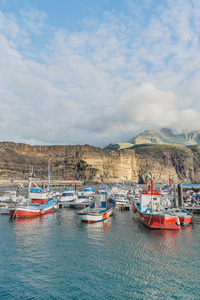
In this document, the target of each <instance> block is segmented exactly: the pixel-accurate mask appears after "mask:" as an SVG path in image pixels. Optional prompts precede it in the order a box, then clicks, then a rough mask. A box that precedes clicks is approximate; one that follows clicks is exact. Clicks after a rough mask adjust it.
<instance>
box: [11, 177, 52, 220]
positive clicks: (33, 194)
mask: <svg viewBox="0 0 200 300" xmlns="http://www.w3.org/2000/svg"><path fill="white" fill-rule="evenodd" d="M56 203H57V200H56V199H53V198H49V192H48V191H45V190H43V189H41V188H39V187H38V185H37V184H36V183H32V173H30V177H29V187H28V199H27V204H26V205H14V206H11V207H10V208H9V213H10V215H11V217H12V218H30V217H36V216H40V215H44V214H47V213H50V212H52V210H53V208H54V206H55V205H56Z"/></svg>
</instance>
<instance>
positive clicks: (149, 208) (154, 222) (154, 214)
mask: <svg viewBox="0 0 200 300" xmlns="http://www.w3.org/2000/svg"><path fill="white" fill-rule="evenodd" d="M154 178H155V176H154ZM154 178H153V179H154ZM160 196H161V194H160V193H159V192H158V191H155V190H154V188H153V180H151V189H147V190H146V191H142V192H141V193H140V200H139V201H137V202H135V203H134V204H133V207H132V210H133V212H134V213H135V214H136V216H137V218H138V219H139V220H140V221H141V222H142V223H143V224H145V225H146V226H147V227H149V228H152V229H173V230H179V229H180V220H179V218H178V216H177V215H175V214H174V213H170V212H167V211H166V210H165V209H164V208H163V207H162V206H161V205H160Z"/></svg>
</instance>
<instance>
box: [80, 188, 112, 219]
mask: <svg viewBox="0 0 200 300" xmlns="http://www.w3.org/2000/svg"><path fill="white" fill-rule="evenodd" d="M115 205H116V204H115V202H114V201H113V199H111V198H109V199H108V200H107V195H106V194H101V193H99V194H95V198H94V207H88V208H85V209H83V210H81V211H79V212H78V215H79V216H80V218H81V220H82V221H84V222H88V223H91V222H99V221H103V220H106V219H109V217H110V216H111V215H112V214H113V211H114V207H115Z"/></svg>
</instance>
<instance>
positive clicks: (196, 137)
mask: <svg viewBox="0 0 200 300" xmlns="http://www.w3.org/2000/svg"><path fill="white" fill-rule="evenodd" d="M151 143H152V144H177V145H181V146H191V145H197V144H200V132H197V131H195V132H187V131H185V132H183V133H181V134H176V133H174V132H173V131H172V130H171V129H168V128H162V129H161V130H145V131H143V132H142V133H140V134H138V135H137V136H135V137H133V138H132V139H130V141H128V142H127V143H120V142H119V143H111V144H109V145H107V146H105V147H104V148H103V149H104V150H122V149H128V148H131V147H132V146H133V145H141V144H151Z"/></svg>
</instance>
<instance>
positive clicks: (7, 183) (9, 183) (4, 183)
mask: <svg viewBox="0 0 200 300" xmlns="http://www.w3.org/2000/svg"><path fill="white" fill-rule="evenodd" d="M33 181H34V182H35V183H37V184H38V185H42V184H43V185H45V186H47V185H48V180H42V179H40V178H34V179H33ZM19 182H20V183H22V184H23V186H28V180H25V179H22V180H21V179H18V180H17V179H1V180H0V186H1V187H15V186H16V185H17V184H18V183H19ZM82 185H83V181H81V180H59V179H58V180H53V179H52V180H51V186H82Z"/></svg>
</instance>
